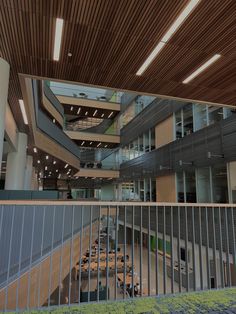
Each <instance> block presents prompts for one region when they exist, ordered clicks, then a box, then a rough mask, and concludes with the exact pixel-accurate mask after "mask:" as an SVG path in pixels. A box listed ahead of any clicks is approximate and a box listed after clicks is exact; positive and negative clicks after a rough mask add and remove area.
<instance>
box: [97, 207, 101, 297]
mask: <svg viewBox="0 0 236 314" xmlns="http://www.w3.org/2000/svg"><path fill="white" fill-rule="evenodd" d="M100 235H101V206H99V214H98V259H97V264H98V268H97V269H98V273H97V302H99V289H100V288H99V281H100V245H101V242H100Z"/></svg>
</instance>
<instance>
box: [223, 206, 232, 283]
mask: <svg viewBox="0 0 236 314" xmlns="http://www.w3.org/2000/svg"><path fill="white" fill-rule="evenodd" d="M224 212H225V241H226V265H227V285H228V287H231V271H230V262H229V229H228V210H227V208H226V207H225V208H224Z"/></svg>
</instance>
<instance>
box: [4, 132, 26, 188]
mask: <svg viewBox="0 0 236 314" xmlns="http://www.w3.org/2000/svg"><path fill="white" fill-rule="evenodd" d="M26 147H27V134H24V133H18V143H17V151H16V152H12V153H9V154H8V156H7V171H6V180H5V190H23V189H24V179H25V167H26Z"/></svg>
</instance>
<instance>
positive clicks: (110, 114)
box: [108, 111, 113, 119]
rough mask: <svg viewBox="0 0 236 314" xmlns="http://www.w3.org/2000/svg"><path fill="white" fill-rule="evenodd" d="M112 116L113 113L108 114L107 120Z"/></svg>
mask: <svg viewBox="0 0 236 314" xmlns="http://www.w3.org/2000/svg"><path fill="white" fill-rule="evenodd" d="M112 115H113V111H112V112H111V113H110V114H109V116H108V119H109V118H110V117H111V116H112Z"/></svg>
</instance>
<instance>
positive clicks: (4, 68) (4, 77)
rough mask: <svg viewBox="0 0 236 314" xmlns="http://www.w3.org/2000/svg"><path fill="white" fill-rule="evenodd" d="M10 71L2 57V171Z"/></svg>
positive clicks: (0, 157)
mask: <svg viewBox="0 0 236 314" xmlns="http://www.w3.org/2000/svg"><path fill="white" fill-rule="evenodd" d="M9 73H10V66H9V64H8V63H7V62H6V61H5V60H3V59H2V58H0V172H1V162H2V151H3V142H4V130H5V114H6V105H7V96H8V83H9Z"/></svg>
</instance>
